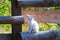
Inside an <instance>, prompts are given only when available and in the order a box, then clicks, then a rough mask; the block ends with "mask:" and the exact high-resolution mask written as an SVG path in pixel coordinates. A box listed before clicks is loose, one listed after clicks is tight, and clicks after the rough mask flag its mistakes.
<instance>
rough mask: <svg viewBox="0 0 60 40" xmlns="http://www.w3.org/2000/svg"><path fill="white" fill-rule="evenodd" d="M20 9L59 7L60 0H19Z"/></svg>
mask: <svg viewBox="0 0 60 40" xmlns="http://www.w3.org/2000/svg"><path fill="white" fill-rule="evenodd" d="M18 5H19V6H20V7H30V6H32V7H49V6H59V5H60V0H18Z"/></svg>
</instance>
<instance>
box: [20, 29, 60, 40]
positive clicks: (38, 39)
mask: <svg viewBox="0 0 60 40" xmlns="http://www.w3.org/2000/svg"><path fill="white" fill-rule="evenodd" d="M20 34H21V36H22V40H60V31H56V30H49V31H42V32H41V31H40V32H39V33H34V34H33V33H27V32H20Z"/></svg>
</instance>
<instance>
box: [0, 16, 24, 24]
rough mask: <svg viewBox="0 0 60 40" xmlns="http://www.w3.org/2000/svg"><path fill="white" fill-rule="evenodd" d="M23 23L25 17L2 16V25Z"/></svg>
mask: <svg viewBox="0 0 60 40" xmlns="http://www.w3.org/2000/svg"><path fill="white" fill-rule="evenodd" d="M23 22H24V17H23V16H12V17H11V16H0V24H21V23H23Z"/></svg>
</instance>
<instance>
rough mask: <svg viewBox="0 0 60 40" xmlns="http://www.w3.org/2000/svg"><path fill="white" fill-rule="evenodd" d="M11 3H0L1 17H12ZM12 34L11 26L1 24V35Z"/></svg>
mask: <svg viewBox="0 0 60 40" xmlns="http://www.w3.org/2000/svg"><path fill="white" fill-rule="evenodd" d="M10 10H11V1H9V0H5V1H4V2H2V3H0V16H11V11H10ZM8 33H12V26H11V24H0V34H8Z"/></svg>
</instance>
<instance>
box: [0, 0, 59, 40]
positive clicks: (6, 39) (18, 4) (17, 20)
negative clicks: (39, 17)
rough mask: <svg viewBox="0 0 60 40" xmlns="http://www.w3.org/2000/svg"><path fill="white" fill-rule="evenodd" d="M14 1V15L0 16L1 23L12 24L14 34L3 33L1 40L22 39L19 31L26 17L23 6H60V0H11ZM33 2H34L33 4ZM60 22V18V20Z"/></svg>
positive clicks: (0, 36)
mask: <svg viewBox="0 0 60 40" xmlns="http://www.w3.org/2000/svg"><path fill="white" fill-rule="evenodd" d="M11 2H12V17H0V24H5V23H6V24H8V23H9V24H12V34H1V35H0V40H22V39H21V36H19V32H22V23H24V19H23V17H22V16H21V15H22V13H21V12H22V11H21V8H22V7H29V6H32V7H40V6H41V7H49V6H59V5H60V0H53V1H52V0H50V1H49V0H38V1H35V2H34V1H31V2H30V1H18V0H11ZM31 3H32V4H31ZM59 22H60V20H59Z"/></svg>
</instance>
